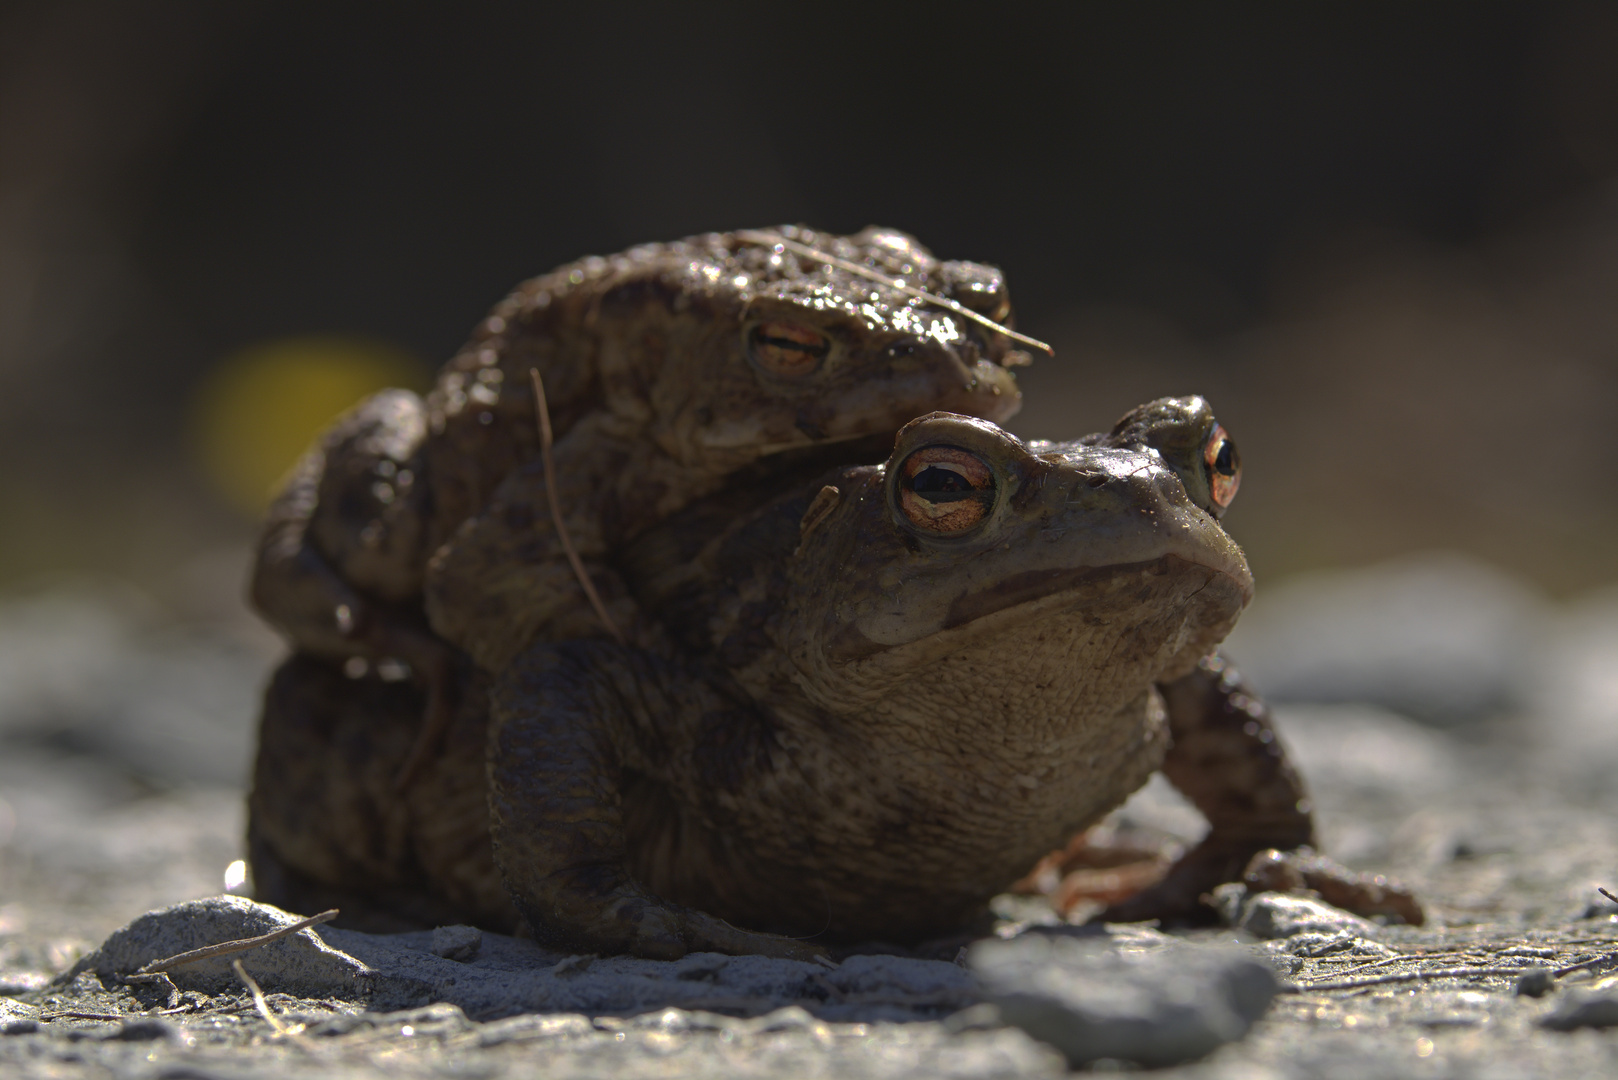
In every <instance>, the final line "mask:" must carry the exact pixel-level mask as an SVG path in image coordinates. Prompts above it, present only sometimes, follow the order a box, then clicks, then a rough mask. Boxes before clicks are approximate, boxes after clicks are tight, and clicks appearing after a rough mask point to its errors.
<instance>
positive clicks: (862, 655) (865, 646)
mask: <svg viewBox="0 0 1618 1080" xmlns="http://www.w3.org/2000/svg"><path fill="white" fill-rule="evenodd" d="M1213 561H1214V560H1206V561H1205V560H1198V559H1193V558H1188V557H1186V556H1184V555H1179V554H1173V553H1169V554H1164V555H1160V556H1158V557H1157V558H1155V559H1146V560H1142V561H1140V562H1134V563H1120V564H1117V565H1112V566H1081V567H1072V568H1068V569H1056V570H1034V571H1028V572H1026V573H1024V574H1019V575H1016V576H1015V577H1013V578H1010V579H1008V580H1007V581H1006V582H1003V583H1001V584H1000V585H997V586H995V587H994V588H993V589H987V590H984V591H982V592H979V593H973V594H969V595H967V596H963V597H961V598H959V599H957V600H956V601H955V603H954V604H952V605H951V607H950V609H949V612H948V613H947V615H946V617H945V622H944V625H943V626H942V627H941V628H940V629H939V630H938V631H937V632H936V633H932V634H929V635H927V636H925V637H922V638H918V639H916V640H914V641H908V642H902V643H896V644H893V645H882V644H879V643H877V642H874V641H870V640H869V639H864V638H863V635H860V637H861V641H860V643H859V644H855V643H853V642H844V643H843V647H842V648H841V649H839V650H838V651H839V652H840V653H841V655H840V656H835V657H833V659H835V660H842V661H848V662H854V663H857V664H861V665H866V664H870V665H875V666H877V667H884V666H886V665H887V664H890V663H901V664H908V663H912V662H914V657H913V656H912V654H914V653H916V652H925V653H927V654H929V655H931V654H938V655H946V654H948V653H952V652H956V651H959V650H961V649H966V648H971V647H972V646H973V645H974V644H975V643H976V642H978V641H980V640H981V639H983V638H984V637H987V636H991V635H994V634H997V633H1001V632H1003V631H1006V630H1009V629H1011V628H1014V627H1017V626H1020V625H1023V624H1026V623H1028V622H1030V621H1032V620H1034V619H1038V618H1040V617H1041V616H1042V615H1045V614H1047V613H1049V614H1055V613H1058V612H1061V611H1062V610H1063V609H1067V608H1071V607H1072V606H1073V605H1075V604H1077V603H1081V602H1083V601H1084V599H1085V598H1084V597H1081V596H1079V595H1077V594H1080V593H1086V592H1091V591H1093V592H1094V593H1095V594H1096V595H1097V598H1098V599H1099V598H1101V597H1102V596H1106V597H1107V599H1109V600H1112V601H1114V602H1116V603H1117V604H1119V605H1120V608H1121V609H1122V608H1127V607H1130V606H1133V605H1136V604H1140V603H1147V602H1149V601H1150V600H1151V599H1152V598H1153V596H1152V594H1153V593H1154V592H1155V590H1151V589H1150V585H1149V583H1150V582H1152V581H1154V580H1164V579H1167V580H1169V581H1183V580H1185V579H1186V578H1187V577H1188V576H1190V575H1196V576H1198V577H1200V578H1201V584H1200V585H1198V586H1197V587H1196V588H1194V589H1193V590H1191V591H1190V592H1189V593H1187V594H1186V596H1185V597H1184V600H1183V601H1182V603H1185V604H1187V605H1189V603H1190V601H1191V600H1192V598H1193V597H1195V596H1197V595H1198V594H1200V593H1202V592H1204V591H1205V590H1206V589H1207V588H1208V586H1209V585H1211V584H1213V583H1214V582H1215V581H1216V580H1218V579H1220V578H1223V579H1225V580H1226V581H1227V582H1229V584H1230V586H1231V588H1232V591H1233V592H1234V593H1235V594H1236V596H1237V597H1239V601H1240V602H1239V603H1238V604H1237V605H1236V610H1235V611H1232V612H1231V617H1232V618H1234V616H1235V615H1236V614H1237V612H1239V611H1240V609H1241V608H1242V607H1245V606H1246V605H1247V603H1248V602H1249V601H1250V600H1251V599H1252V596H1253V587H1252V578H1251V577H1250V576H1249V575H1248V574H1247V573H1246V571H1245V567H1243V568H1241V569H1239V570H1238V569H1237V568H1235V567H1231V566H1217V565H1211V563H1212V562H1213ZM1131 581H1138V582H1140V583H1142V585H1143V586H1144V587H1146V588H1147V589H1148V592H1147V593H1146V594H1145V595H1142V594H1140V593H1139V592H1138V591H1137V590H1134V589H1130V588H1129V587H1128V586H1129V583H1130V582H1131ZM1086 586H1094V589H1093V590H1092V589H1087V588H1086ZM1075 614H1076V615H1077V614H1078V613H1075ZM1122 621H1123V620H1120V622H1122Z"/></svg>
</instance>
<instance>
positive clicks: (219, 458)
mask: <svg viewBox="0 0 1618 1080" xmlns="http://www.w3.org/2000/svg"><path fill="white" fill-rule="evenodd" d="M428 379H429V374H428V371H427V368H426V365H424V364H423V363H422V362H421V361H420V360H418V359H416V358H415V357H414V356H411V355H410V354H409V353H406V352H404V351H402V350H400V349H396V348H393V347H392V346H390V345H387V344H384V343H382V342H378V341H370V340H367V339H364V338H347V337H295V338H281V339H278V340H275V341H268V342H263V343H260V344H257V345H252V346H249V347H248V348H246V349H243V350H241V351H240V352H237V353H234V354H233V355H231V356H228V357H226V358H225V359H224V360H223V361H221V362H220V363H219V364H218V365H217V366H216V367H215V368H214V369H213V370H212V371H210V372H209V373H208V374H207V375H206V376H205V377H204V378H203V380H202V382H201V384H200V385H199V386H198V387H197V391H196V396H195V399H194V402H193V410H192V428H193V444H194V445H195V447H196V451H197V455H198V457H199V458H200V461H201V465H202V467H203V469H204V470H205V471H206V472H207V474H208V476H209V478H210V479H212V480H213V482H214V483H215V485H216V486H217V487H218V488H219V490H220V492H221V493H222V494H224V495H225V496H226V497H227V498H228V499H229V500H230V501H231V502H233V503H235V504H236V505H237V506H239V507H241V508H242V509H243V510H246V511H248V512H250V513H253V514H258V513H260V512H262V511H263V509H264V507H265V506H267V505H268V504H269V501H270V497H271V496H272V495H273V494H274V492H275V489H276V487H277V486H278V485H279V483H280V481H281V479H282V478H283V477H284V476H285V475H286V473H287V470H289V469H290V468H292V466H293V465H294V464H296V463H297V460H298V458H299V457H300V456H302V454H303V452H304V451H305V450H307V449H308V448H309V446H310V445H311V444H312V443H313V442H314V439H315V437H316V436H317V435H319V434H320V432H321V431H322V430H324V429H325V427H326V426H327V425H328V424H330V423H331V421H332V420H333V419H334V418H336V417H337V416H338V415H339V414H340V413H342V412H343V411H344V410H345V409H348V408H349V407H351V406H352V405H354V404H355V403H357V402H358V401H360V400H361V399H362V398H364V397H366V396H368V395H370V394H373V393H375V392H376V391H378V390H381V389H383V388H384V387H388V386H403V387H408V388H410V389H414V390H422V389H425V388H426V386H427V383H428Z"/></svg>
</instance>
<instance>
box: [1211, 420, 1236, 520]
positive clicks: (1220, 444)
mask: <svg viewBox="0 0 1618 1080" xmlns="http://www.w3.org/2000/svg"><path fill="white" fill-rule="evenodd" d="M1202 460H1203V461H1204V462H1205V463H1206V464H1207V466H1208V490H1209V493H1210V494H1212V495H1213V501H1214V505H1215V506H1217V507H1219V509H1221V510H1223V509H1224V508H1225V507H1227V506H1229V505H1230V500H1232V499H1234V498H1235V497H1236V489H1237V488H1239V487H1241V486H1242V455H1241V454H1240V453H1238V452H1237V450H1236V443H1235V442H1234V441H1233V440H1232V439H1231V437H1230V436H1229V435H1226V434H1225V429H1224V428H1222V427H1220V426H1219V425H1218V424H1215V425H1214V429H1213V432H1212V433H1211V434H1209V436H1208V441H1207V442H1206V443H1204V444H1203V446H1202Z"/></svg>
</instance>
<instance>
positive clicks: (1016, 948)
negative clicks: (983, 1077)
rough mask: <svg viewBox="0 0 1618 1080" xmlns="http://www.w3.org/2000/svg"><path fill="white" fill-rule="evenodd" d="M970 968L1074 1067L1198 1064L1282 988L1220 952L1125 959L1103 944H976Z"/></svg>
mask: <svg viewBox="0 0 1618 1080" xmlns="http://www.w3.org/2000/svg"><path fill="white" fill-rule="evenodd" d="M969 963H970V966H971V968H972V971H973V973H974V974H976V975H977V976H978V979H979V980H980V981H981V983H982V984H983V987H984V989H985V990H986V991H987V992H988V996H989V1000H990V1002H991V1003H992V1004H993V1005H995V1006H996V1007H997V1008H998V1009H999V1012H1000V1016H1001V1019H1002V1020H1003V1021H1004V1022H1005V1023H1007V1024H1009V1025H1012V1026H1014V1027H1019V1028H1022V1029H1023V1030H1024V1031H1026V1032H1027V1033H1028V1034H1029V1035H1031V1036H1033V1037H1034V1038H1036V1039H1038V1040H1040V1041H1041V1042H1045V1043H1049V1044H1050V1045H1052V1046H1054V1047H1056V1049H1058V1050H1060V1051H1061V1052H1062V1053H1063V1054H1064V1055H1065V1056H1066V1057H1067V1059H1068V1063H1069V1064H1070V1065H1073V1066H1082V1065H1088V1064H1092V1063H1094V1062H1097V1061H1099V1060H1102V1059H1113V1060H1116V1061H1128V1062H1134V1063H1136V1064H1139V1065H1144V1066H1146V1067H1147V1068H1161V1067H1163V1066H1167V1065H1175V1064H1179V1063H1180V1062H1183V1061H1193V1060H1195V1059H1197V1058H1200V1057H1203V1056H1205V1055H1206V1054H1208V1053H1210V1052H1212V1051H1213V1050H1214V1049H1216V1048H1217V1047H1219V1046H1221V1045H1223V1044H1224V1043H1227V1042H1232V1041H1234V1040H1236V1039H1240V1038H1241V1037H1242V1036H1244V1035H1246V1034H1247V1030H1248V1028H1249V1027H1250V1026H1251V1025H1252V1024H1253V1022H1254V1021H1255V1020H1257V1019H1258V1018H1259V1017H1260V1016H1262V1015H1263V1014H1264V1012H1265V1011H1266V1010H1267V1009H1268V1008H1269V1005H1270V1000H1271V998H1273V997H1274V995H1275V993H1276V988H1277V983H1276V978H1275V975H1274V973H1273V972H1272V971H1271V970H1270V966H1269V964H1267V963H1265V962H1264V961H1263V960H1260V959H1259V958H1258V957H1256V956H1254V955H1252V954H1251V953H1249V952H1247V951H1245V950H1242V949H1233V948H1228V947H1222V946H1207V945H1189V944H1179V943H1176V944H1174V945H1172V946H1163V947H1159V948H1155V949H1151V950H1148V951H1144V952H1140V953H1125V952H1123V951H1120V950H1118V949H1116V948H1115V947H1113V946H1112V944H1111V943H1109V942H1107V941H1105V940H1101V941H1097V940H1094V939H1088V940H1080V939H1076V938H1073V937H1066V936H1057V935H1044V934H1037V933H1033V934H1026V935H1024V936H1022V937H1020V938H1017V939H1015V940H1012V941H983V942H978V943H977V944H975V945H973V946H972V948H971V952H970V954H969Z"/></svg>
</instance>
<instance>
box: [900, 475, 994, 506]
mask: <svg viewBox="0 0 1618 1080" xmlns="http://www.w3.org/2000/svg"><path fill="white" fill-rule="evenodd" d="M910 490H911V491H914V492H915V493H916V494H917V495H920V496H921V497H922V498H924V499H926V500H927V501H928V502H934V503H947V502H962V501H964V500H966V499H976V498H980V497H981V496H983V495H985V494H987V493H986V492H983V491H979V490H978V489H977V488H974V487H973V486H972V485H971V484H970V483H969V482H968V481H967V479H966V477H964V476H962V475H961V474H960V473H957V472H951V471H950V470H949V469H940V468H938V467H937V466H933V467H932V468H927V469H923V470H922V471H921V472H919V473H917V474H916V477H915V479H913V480H911V482H910Z"/></svg>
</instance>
